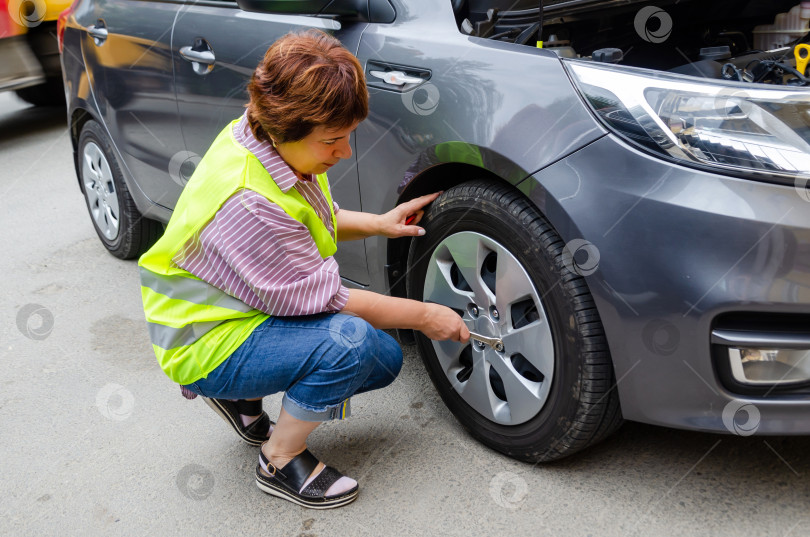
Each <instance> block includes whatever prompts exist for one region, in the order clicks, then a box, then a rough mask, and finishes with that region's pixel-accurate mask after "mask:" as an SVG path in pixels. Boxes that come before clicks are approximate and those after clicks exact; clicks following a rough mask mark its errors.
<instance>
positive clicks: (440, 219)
mask: <svg viewBox="0 0 810 537" xmlns="http://www.w3.org/2000/svg"><path fill="white" fill-rule="evenodd" d="M421 225H422V226H423V227H424V228H425V230H426V231H427V233H426V235H425V236H424V237H421V238H418V239H415V240H414V241H413V242H412V243H411V249H410V252H409V256H408V262H409V272H408V282H407V283H408V294H409V296H410V297H411V298H414V299H416V300H424V301H428V302H437V303H440V304H444V305H446V306H449V307H451V308H453V309H454V310H456V311H457V312H458V313H459V315H461V316H462V318H463V319H464V321H465V323H466V324H467V326H468V328H470V330H471V331H474V332H478V333H482V334H483V335H485V336H487V337H495V338H499V339H501V340H502V342H503V347H502V348H501V349H498V350H496V349H495V348H493V347H489V346H486V345H481V344H479V343H476V342H474V341H470V342H469V343H468V344H461V343H456V342H452V341H431V340H429V339H427V338H426V337H425V336H424V335H422V334H421V333H420V334H418V335H417V343H418V345H419V350H420V354H421V356H422V359H423V361H424V362H425V365H426V367H427V369H428V372H429V374H430V377H431V379H432V381H433V383H434V384H435V386H436V387H437V389H438V390H439V393H440V394H441V396H442V398H443V400H444V401H445V403H446V404H447V406H448V407H449V408H450V410H451V411H452V412H453V414H454V415H455V416H456V418H457V419H458V420H459V421H460V422H461V423H462V424H463V425H464V426H465V427H466V428H467V429H468V430H469V431H470V433H471V434H472V435H473V436H475V437H476V438H478V439H479V440H480V441H482V442H483V443H484V444H486V445H488V446H490V447H492V448H494V449H496V450H498V451H500V452H502V453H505V454H507V455H509V456H512V457H515V458H518V459H521V460H526V461H532V462H540V461H550V460H555V459H559V458H562V457H564V456H567V455H570V454H572V453H574V452H576V451H579V450H580V449H583V448H585V447H587V446H590V445H592V444H594V443H596V442H598V441H599V440H601V439H602V438H604V437H606V436H607V435H609V434H610V433H611V432H613V431H614V430H615V429H616V428H618V426H619V425H621V413H620V411H619V402H618V395H617V394H616V391H615V389H613V388H614V384H615V381H614V375H613V368H612V363H611V360H610V355H609V353H608V349H607V344H606V341H605V337H604V330H603V328H602V324H601V322H600V320H599V315H598V313H597V311H596V308H595V305H594V302H593V298H592V297H591V295H590V293H589V291H588V288H587V285H586V283H585V280H584V278H583V277H582V276H580V275H579V274H577V273H576V272H574V271H572V270H569V268H566V263H565V258H564V251H565V245H564V243H563V241H562V239H561V238H560V237H559V235H558V234H557V233H556V232H555V231H554V229H553V228H552V227H551V226H550V224H549V223H548V222H547V221H546V220H545V218H543V216H542V215H541V214H540V213H539V212H538V211H537V209H536V208H535V207H534V206H533V205H532V204H531V203H530V202H529V201H528V200H526V198H525V197H523V196H522V195H521V194H520V192H518V191H516V190H515V189H514V188H512V187H510V186H508V185H502V184H497V183H493V182H491V181H474V182H470V183H465V184H463V185H460V186H457V187H454V188H452V189H450V190H447V191H446V192H445V193H444V194H442V195H441V196H440V197H439V198H438V199H437V200H436V201H435V202H434V203H433V204H432V205H431V207H430V209H429V210H428V212H427V213H426V215H425V217H424V219H423V220H422V222H421Z"/></svg>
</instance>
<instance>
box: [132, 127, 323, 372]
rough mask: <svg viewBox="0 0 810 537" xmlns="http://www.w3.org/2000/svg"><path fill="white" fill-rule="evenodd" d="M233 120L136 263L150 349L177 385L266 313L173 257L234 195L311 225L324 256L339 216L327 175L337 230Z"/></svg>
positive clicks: (221, 356) (216, 360)
mask: <svg viewBox="0 0 810 537" xmlns="http://www.w3.org/2000/svg"><path fill="white" fill-rule="evenodd" d="M234 123H236V122H233V123H231V124H230V125H228V126H227V127H225V129H224V130H223V131H222V132H221V133H220V134H219V136H217V138H216V140H214V143H213V144H211V148H210V149H209V150H208V152H207V153H206V154H205V156H204V157H203V158H202V160H201V161H200V164H199V165H198V166H197V169H196V170H195V171H194V174H193V176H192V177H191V179H190V180H189V182H188V184H187V185H186V187H185V189H184V190H183V192H182V194H181V196H180V199H179V200H178V201H177V205H176V207H175V210H174V213H173V214H172V218H171V220H170V221H169V224H168V225H167V227H166V231H165V233H164V234H163V236H162V237H161V238H160V239H159V240H158V242H156V243H155V245H154V246H152V248H150V249H149V251H147V252H146V253H145V254H143V256H141V259H140V260H139V262H138V264H139V266H140V275H141V296H142V298H143V303H144V313H145V315H146V321H147V326H148V329H149V337H150V338H151V340H152V348H153V349H154V351H155V355H156V356H157V359H158V362H159V363H160V366H161V368H162V369H163V370H164V371H165V372H166V374H167V375H168V376H169V378H171V379H172V380H174V381H175V382H178V383H180V384H190V383H192V382H195V381H197V380H199V379H200V378H203V377H205V376H207V375H208V373H210V372H211V371H213V370H214V369H215V368H216V367H217V366H218V365H219V364H220V363H222V361H224V360H225V359H226V358H227V357H228V356H230V355H231V354H232V353H233V352H234V351H235V350H236V349H237V348H238V347H239V345H241V344H242V343H243V342H244V341H245V340H246V339H247V338H248V336H249V335H250V333H251V332H252V331H253V330H254V329H255V328H256V327H257V326H259V325H260V324H261V323H262V322H264V320H265V319H267V317H268V315H267V314H265V313H263V312H261V311H259V310H256V309H253V308H251V307H250V306H248V305H247V304H245V303H244V302H242V301H241V300H239V299H237V298H235V297H233V296H231V295H229V294H227V293H225V292H224V291H222V290H220V289H217V288H216V287H214V286H212V285H210V284H208V283H207V282H204V281H202V280H200V279H199V278H197V277H195V276H194V275H192V274H191V273H189V272H187V271H185V270H183V269H181V268H180V267H178V266H177V264H176V263H175V262H174V258H175V256H176V255H177V254H178V253H179V252H181V251H182V250H183V248H185V246H186V245H187V244H188V242H189V241H190V240H193V238H194V236H195V235H198V234H199V233H201V232H202V230H203V229H204V227H205V226H206V225H207V224H208V223H209V222H210V221H211V220H212V219H213V218H214V216H215V215H216V213H217V211H218V210H219V208H220V207H221V206H222V204H224V203H225V202H226V201H227V200H228V199H229V198H230V197H231V196H233V195H234V193H236V192H238V191H239V190H241V189H245V190H251V191H254V192H256V193H258V194H260V195H262V196H264V197H265V198H267V199H268V200H270V201H271V202H273V203H275V204H276V205H278V206H279V207H281V209H283V210H284V212H285V213H287V214H288V215H289V216H290V217H292V218H294V219H295V220H297V221H299V222H301V223H302V224H303V225H304V226H306V227H307V229H308V230H309V232H310V235H311V236H312V238H313V240H314V241H315V244H316V246H317V248H318V252H319V253H320V254H321V256H322V257H323V258H326V257H328V256H331V255H333V254H334V253H335V251H336V250H337V244H336V242H335V235H336V234H337V220H336V218H335V214H334V207H333V204H332V197H331V194H330V192H329V183H328V181H327V179H326V175H325V174H321V175H319V176H317V182H318V185H319V186H320V188H321V191H322V192H323V195H324V196H325V197H326V200H327V203H328V205H329V210H330V215H329V216H330V217H331V219H332V228H333V233H334V234H333V233H330V232H329V230H328V228H327V227H326V225H325V224H324V222H323V221H322V220H321V219H320V217H319V216H318V214H317V212H316V211H315V210H314V209H313V208H312V206H311V205H310V204H309V203H308V202H307V201H306V200H305V199H304V197H303V196H302V195H301V194H300V193H299V192H298V191H297V190H296V189H295V188H292V189H290V190H289V191H288V192H283V191H282V190H281V189H280V188H279V187H278V185H276V183H275V182H274V181H273V179H272V178H271V177H270V174H268V173H267V170H266V169H265V168H264V166H263V165H262V164H261V162H260V161H259V160H258V159H257V158H256V157H255V156H254V155H253V154H252V153H250V152H249V151H248V150H247V149H245V148H244V147H243V146H241V145H240V144H239V143H238V142H237V141H236V140H235V139H234V137H233V126H234Z"/></svg>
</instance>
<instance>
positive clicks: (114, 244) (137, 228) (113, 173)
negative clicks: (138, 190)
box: [79, 120, 163, 259]
mask: <svg viewBox="0 0 810 537" xmlns="http://www.w3.org/2000/svg"><path fill="white" fill-rule="evenodd" d="M79 180H80V181H81V185H82V191H83V192H84V198H85V201H86V202H87V209H88V210H89V211H90V218H91V220H92V221H93V226H94V227H95V229H96V233H97V234H98V237H99V238H100V239H101V242H102V243H103V244H104V246H105V247H106V248H107V250H109V252H110V253H111V254H113V255H114V256H115V257H118V258H121V259H134V258H136V257H138V256H139V255H140V254H142V253H143V252H145V251H146V250H147V249H148V248H149V247H150V246H151V245H152V244H153V243H154V242H155V241H156V240H157V239H158V237H160V235H161V233H162V229H163V228H162V226H161V225H160V223H159V222H156V221H154V220H150V219H148V218H144V217H143V216H142V215H141V213H140V212H139V211H138V208H137V207H136V206H135V201H134V200H133V199H132V196H131V195H130V193H129V189H128V188H127V185H126V183H125V182H124V179H123V176H122V174H121V168H120V167H119V166H118V162H117V161H116V160H115V156H114V153H113V151H112V147H111V144H110V143H109V141H108V138H107V135H106V134H105V132H104V130H103V129H102V128H101V126H100V125H99V124H98V123H96V122H95V121H93V120H90V121H88V122H87V123H85V125H84V127H83V128H82V133H81V135H80V136H79Z"/></svg>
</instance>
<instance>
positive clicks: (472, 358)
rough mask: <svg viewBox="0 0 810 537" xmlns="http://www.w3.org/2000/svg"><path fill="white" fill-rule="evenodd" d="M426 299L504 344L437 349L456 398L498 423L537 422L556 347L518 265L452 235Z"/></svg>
mask: <svg viewBox="0 0 810 537" xmlns="http://www.w3.org/2000/svg"><path fill="white" fill-rule="evenodd" d="M423 296H424V300H426V301H430V302H437V303H439V304H444V305H446V306H448V307H450V308H453V309H454V310H456V311H457V312H458V313H459V314H460V315H462V319H463V320H464V322H465V323H466V324H467V327H468V328H469V329H470V330H471V331H474V332H477V333H479V334H481V335H484V336H487V337H496V338H500V339H501V340H503V343H504V349H503V351H500V352H499V351H496V350H495V349H492V348H491V347H489V346H486V345H483V346H482V345H479V344H477V343H476V342H473V341H470V342H469V343H467V344H461V343H457V342H453V341H433V342H432V343H433V348H434V350H435V352H436V356H437V358H438V360H439V363H440V365H441V367H442V369H443V371H444V373H445V375H446V376H447V379H448V380H449V381H450V384H451V386H452V387H453V389H454V390H455V391H456V392H457V393H458V394H459V396H461V398H462V399H463V400H464V401H465V402H466V403H467V404H468V405H470V406H471V407H472V408H473V409H474V410H476V411H477V412H478V413H479V414H481V415H482V416H484V417H486V418H487V419H489V420H491V421H494V422H496V423H500V424H504V425H518V424H520V423H524V422H526V421H528V420H530V419H531V418H532V417H534V416H536V415H537V413H538V412H540V410H541V409H542V408H543V405H544V404H545V402H546V400H547V399H548V394H549V391H550V389H551V382H552V379H553V376H554V345H553V341H552V335H551V329H550V327H549V324H548V321H547V319H546V314H545V309H544V307H543V303H542V300H541V298H540V295H539V294H538V292H537V290H536V289H535V287H534V284H533V282H532V281H531V279H530V277H529V275H528V273H527V272H526V270H525V269H524V268H523V266H522V265H521V264H520V262H519V261H518V260H517V258H515V256H514V255H512V253H511V252H510V251H509V250H507V249H506V248H505V247H504V246H502V245H501V244H500V243H498V242H496V241H494V240H493V239H491V238H489V237H486V236H484V235H481V234H479V233H474V232H467V231H465V232H461V233H456V234H453V235H450V236H449V237H447V238H445V239H444V240H443V241H442V242H441V243H440V244H439V245H438V246H437V248H436V249H435V250H434V252H433V254H432V256H431V258H430V262H429V264H428V269H427V273H426V275H425V287H424V294H423ZM476 310H477V311H478V315H475V312H476Z"/></svg>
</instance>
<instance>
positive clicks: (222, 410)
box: [203, 397, 275, 446]
mask: <svg viewBox="0 0 810 537" xmlns="http://www.w3.org/2000/svg"><path fill="white" fill-rule="evenodd" d="M203 401H205V403H206V404H207V405H208V406H210V407H211V408H212V409H213V410H214V412H216V413H217V414H219V415H220V417H222V419H224V420H225V421H226V422H228V424H230V426H231V427H233V430H234V431H236V434H238V435H239V437H240V438H241V439H242V440H244V441H245V442H247V443H248V444H250V445H251V446H261V445H262V442H265V441H267V433H268V432H270V427H271V426H272V425H275V423H274V422H273V421H271V420H270V416H268V415H267V412H264V411H263V410H262V400H261V399H258V400H256V401H246V400H244V399H239V400H238V401H229V400H228V399H210V398H208V397H203ZM239 414H243V415H245V416H256V415H259V417H258V418H256V421H254V422H253V423H251V424H250V425H248V426H244V425H242V418H241V417H239Z"/></svg>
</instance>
